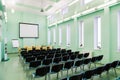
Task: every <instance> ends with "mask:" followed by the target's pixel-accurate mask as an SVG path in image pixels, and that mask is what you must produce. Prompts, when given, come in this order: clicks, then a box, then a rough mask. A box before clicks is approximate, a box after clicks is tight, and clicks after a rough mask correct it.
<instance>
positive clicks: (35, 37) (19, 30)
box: [19, 22, 39, 38]
mask: <svg viewBox="0 0 120 80" xmlns="http://www.w3.org/2000/svg"><path fill="white" fill-rule="evenodd" d="M20 24H28V25H37V28H38V33H37V37H21V36H20ZM19 38H39V24H34V23H24V22H19Z"/></svg>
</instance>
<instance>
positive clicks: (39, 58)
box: [37, 55, 45, 60]
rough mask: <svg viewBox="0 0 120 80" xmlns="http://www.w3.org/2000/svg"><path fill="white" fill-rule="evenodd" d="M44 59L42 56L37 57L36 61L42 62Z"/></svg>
mask: <svg viewBox="0 0 120 80" xmlns="http://www.w3.org/2000/svg"><path fill="white" fill-rule="evenodd" d="M44 59H45V56H44V55H40V56H37V60H44Z"/></svg>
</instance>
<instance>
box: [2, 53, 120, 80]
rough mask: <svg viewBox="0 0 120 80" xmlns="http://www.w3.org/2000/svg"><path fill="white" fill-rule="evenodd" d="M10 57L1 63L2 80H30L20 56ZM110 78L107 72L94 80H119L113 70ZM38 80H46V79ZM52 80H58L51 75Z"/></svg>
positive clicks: (118, 70) (39, 79) (119, 71)
mask: <svg viewBox="0 0 120 80" xmlns="http://www.w3.org/2000/svg"><path fill="white" fill-rule="evenodd" d="M8 57H9V58H10V60H8V61H6V62H0V80H28V77H26V73H25V71H24V70H23V67H22V65H21V63H20V61H19V56H18V54H10V55H8ZM97 66H100V65H97ZM69 72H70V71H69ZM117 73H118V76H120V69H117ZM64 75H66V71H64ZM109 77H110V79H108V78H107V76H106V72H104V73H103V74H102V78H101V79H100V78H99V77H98V76H95V77H93V80H117V79H116V77H115V76H114V72H113V70H110V74H109ZM36 80H44V77H43V78H38V79H36ZM51 80H56V74H52V75H51Z"/></svg>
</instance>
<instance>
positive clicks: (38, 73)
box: [31, 66, 50, 80]
mask: <svg viewBox="0 0 120 80" xmlns="http://www.w3.org/2000/svg"><path fill="white" fill-rule="evenodd" d="M49 72H50V66H45V67H40V68H38V69H36V72H35V73H33V74H32V78H31V80H33V79H34V78H39V77H43V76H45V80H47V74H48V73H49Z"/></svg>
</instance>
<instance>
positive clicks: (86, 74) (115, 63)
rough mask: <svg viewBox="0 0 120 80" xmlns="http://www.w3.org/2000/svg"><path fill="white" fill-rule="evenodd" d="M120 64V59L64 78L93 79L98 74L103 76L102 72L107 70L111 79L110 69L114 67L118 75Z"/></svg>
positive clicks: (75, 79) (65, 79) (67, 79)
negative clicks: (117, 69) (117, 70)
mask: <svg viewBox="0 0 120 80" xmlns="http://www.w3.org/2000/svg"><path fill="white" fill-rule="evenodd" d="M118 66H120V61H118V60H117V61H113V62H112V63H108V64H106V65H104V66H101V67H97V68H95V69H93V70H89V71H85V72H84V73H81V74H77V75H73V76H71V77H66V78H64V79H62V80H87V79H91V78H92V80H93V77H94V76H98V75H99V77H100V78H101V74H102V73H103V72H107V76H108V77H107V78H108V80H109V75H108V74H109V70H110V69H114V71H115V76H116V77H117V72H116V68H117V67H118Z"/></svg>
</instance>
